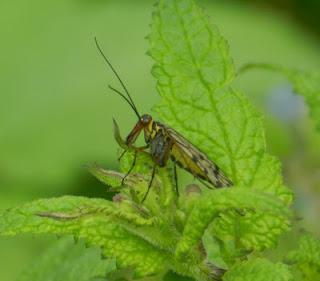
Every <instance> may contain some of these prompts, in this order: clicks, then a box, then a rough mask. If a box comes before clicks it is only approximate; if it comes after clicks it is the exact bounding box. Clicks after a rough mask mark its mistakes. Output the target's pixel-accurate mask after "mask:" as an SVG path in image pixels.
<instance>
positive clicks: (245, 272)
mask: <svg viewBox="0 0 320 281" xmlns="http://www.w3.org/2000/svg"><path fill="white" fill-rule="evenodd" d="M223 280H224V281H270V280H272V281H293V277H292V274H291V272H290V271H289V268H288V266H286V265H284V264H282V263H276V264H274V263H272V262H270V261H268V260H266V259H260V258H257V259H254V260H250V261H246V262H243V263H240V264H237V265H235V266H234V267H233V268H231V269H230V271H228V272H227V273H226V274H225V275H224V277H223Z"/></svg>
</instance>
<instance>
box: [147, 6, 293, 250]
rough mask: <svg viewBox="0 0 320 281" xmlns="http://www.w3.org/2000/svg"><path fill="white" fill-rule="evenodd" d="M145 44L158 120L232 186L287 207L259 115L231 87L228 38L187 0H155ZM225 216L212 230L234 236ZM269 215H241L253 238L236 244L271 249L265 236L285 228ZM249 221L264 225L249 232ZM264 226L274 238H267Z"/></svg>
mask: <svg viewBox="0 0 320 281" xmlns="http://www.w3.org/2000/svg"><path fill="white" fill-rule="evenodd" d="M149 41H150V50H149V54H150V55H151V56H152V58H153V59H154V61H155V64H154V67H153V71H152V73H153V75H154V76H155V78H156V79H157V89H158V92H159V94H160V95H161V97H162V100H161V103H160V104H159V105H158V106H157V107H156V111H157V112H158V114H159V116H160V117H161V121H163V122H165V123H166V124H168V125H169V126H171V127H172V128H174V129H175V130H177V131H178V132H180V133H181V134H182V135H183V136H185V137H186V138H187V139H188V140H190V141H191V142H192V143H193V144H194V145H196V146H197V147H198V148H199V149H200V150H202V151H203V152H205V153H206V154H207V155H208V156H209V158H210V159H211V160H213V161H214V162H215V163H217V164H218V166H219V167H221V168H222V170H223V171H225V173H226V174H227V175H228V176H229V177H230V178H231V179H232V181H233V182H234V184H235V185H236V186H244V187H246V188H248V189H257V190H261V191H263V192H268V193H270V194H273V195H276V196H277V197H279V198H280V199H281V200H283V201H284V202H285V203H287V204H288V205H289V204H290V203H291V202H292V192H291V191H290V190H289V189H288V188H287V187H285V186H284V185H283V183H282V176H281V167H280V164H279V161H278V160H277V159H275V158H274V157H272V156H270V155H269V154H267V153H266V146H265V135H264V129H263V122H262V117H261V115H260V114H259V113H258V112H257V111H256V110H255V109H254V108H253V107H252V105H251V104H250V102H249V101H248V100H247V98H246V97H245V96H244V95H243V94H241V93H240V92H239V91H237V90H235V89H233V88H232V87H231V86H230V83H231V82H232V80H233V78H234V76H235V74H234V66H233V64H232V60H231V58H230V57H229V51H228V46H227V43H226V41H225V40H224V39H223V37H222V36H221V35H220V33H219V32H218V30H217V28H215V27H214V26H212V25H211V24H209V22H208V20H207V17H206V16H205V14H204V12H203V11H202V10H201V9H200V8H199V7H198V6H197V5H196V4H195V2H194V1H193V0H185V1H181V0H170V1H169V0H162V1H159V4H158V6H157V9H156V12H155V13H154V16H153V24H152V32H151V35H150V36H149ZM225 216H226V217H228V219H227V220H223V224H222V219H221V223H218V222H217V227H216V228H222V229H220V230H219V229H217V232H224V233H226V232H227V235H228V237H233V239H234V240H239V235H240V234H239V233H235V232H234V226H235V225H236V224H237V221H238V218H234V217H233V216H232V215H228V214H226V215H225ZM218 220H219V219H218ZM270 220H271V218H270V216H268V215H267V214H265V215H264V214H259V215H257V214H251V215H250V219H249V218H247V219H246V220H243V225H244V226H243V228H246V229H247V233H246V234H247V235H251V236H253V235H255V236H257V237H256V238H255V239H256V240H255V241H254V242H253V241H252V240H251V241H252V242H253V243H250V242H249V240H246V241H247V242H248V243H246V244H243V245H241V247H244V248H246V249H263V248H266V247H270V246H271V244H270V243H269V241H270V239H271V240H272V241H276V238H277V237H278V236H279V235H280V233H281V231H282V230H283V229H282V228H281V227H279V226H281V224H282V223H285V224H286V221H281V220H280V222H279V223H277V224H276V226H275V225H271V226H270V227H269V223H266V222H269V221H270ZM252 222H255V223H256V224H257V225H259V224H261V225H264V227H265V228H264V229H263V231H261V232H257V231H255V230H252V228H250V225H251V224H252ZM274 227H275V229H273V228H274ZM270 229H272V231H271V232H270V234H269V235H270V236H272V237H270V239H269V240H268V241H265V239H264V237H265V236H266V235H267V234H268V233H269V230H270ZM250 232H251V233H250ZM221 238H222V239H223V237H221ZM240 239H241V237H240ZM272 245H273V243H272Z"/></svg>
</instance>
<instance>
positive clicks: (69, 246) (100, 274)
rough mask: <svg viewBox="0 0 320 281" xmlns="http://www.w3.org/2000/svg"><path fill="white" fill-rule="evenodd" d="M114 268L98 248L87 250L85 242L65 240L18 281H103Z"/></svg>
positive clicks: (48, 251) (27, 269) (52, 248)
mask: <svg viewBox="0 0 320 281" xmlns="http://www.w3.org/2000/svg"><path fill="white" fill-rule="evenodd" d="M114 269H115V262H114V261H113V260H109V259H108V260H101V252H100V250H99V249H97V248H90V249H86V248H85V245H84V243H83V242H82V241H81V242H80V243H78V244H75V243H74V241H73V240H72V239H63V240H60V241H58V242H57V243H55V244H54V245H53V246H52V247H51V248H50V249H48V250H46V252H45V253H44V254H42V255H41V256H40V257H39V258H37V259H36V260H35V261H33V262H32V264H31V265H30V266H28V268H26V269H25V270H24V271H23V272H22V274H21V275H20V277H19V278H18V281H30V280H32V281H43V280H63V281H74V280H77V281H92V280H97V278H101V280H104V279H105V276H106V274H107V273H108V272H110V271H113V270H114Z"/></svg>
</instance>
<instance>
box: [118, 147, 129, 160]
mask: <svg viewBox="0 0 320 281" xmlns="http://www.w3.org/2000/svg"><path fill="white" fill-rule="evenodd" d="M127 151H128V150H127V149H125V150H124V151H123V152H122V153H121V155H120V157H119V158H118V161H120V160H121V158H122V157H123V156H124V155H125V154H126V153H127Z"/></svg>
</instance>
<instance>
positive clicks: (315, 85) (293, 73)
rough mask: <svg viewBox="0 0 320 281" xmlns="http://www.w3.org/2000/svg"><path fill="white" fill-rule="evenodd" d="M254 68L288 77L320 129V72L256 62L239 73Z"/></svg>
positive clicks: (244, 67)
mask: <svg viewBox="0 0 320 281" xmlns="http://www.w3.org/2000/svg"><path fill="white" fill-rule="evenodd" d="M253 68H260V69H265V70H270V71H273V72H277V73H280V74H282V75H283V76H284V77H285V78H286V79H288V80H289V81H290V82H291V83H292V85H293V91H294V92H295V93H296V94H298V95H301V96H302V97H304V99H305V102H306V104H307V105H308V107H309V109H310V115H311V117H312V118H313V120H314V121H315V124H316V127H317V130H318V131H319V130H320V72H304V71H298V70H293V69H289V68H286V67H283V66H279V65H272V64H264V63H256V64H247V65H244V66H243V67H242V68H241V69H240V70H239V73H241V72H244V71H247V70H249V69H253Z"/></svg>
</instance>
